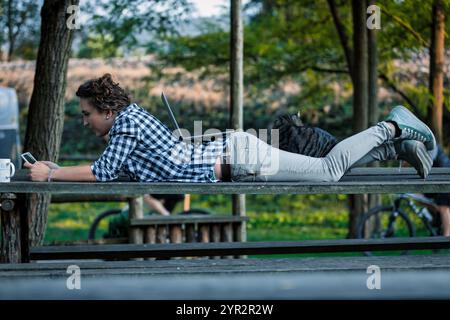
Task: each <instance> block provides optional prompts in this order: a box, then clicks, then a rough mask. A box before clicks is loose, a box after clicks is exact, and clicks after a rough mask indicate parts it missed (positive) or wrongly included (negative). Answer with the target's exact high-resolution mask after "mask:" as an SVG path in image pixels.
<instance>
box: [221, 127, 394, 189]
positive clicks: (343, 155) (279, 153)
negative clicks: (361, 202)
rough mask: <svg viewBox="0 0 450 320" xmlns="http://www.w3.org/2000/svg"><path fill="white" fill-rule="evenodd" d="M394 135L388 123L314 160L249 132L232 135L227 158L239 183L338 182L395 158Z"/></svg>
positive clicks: (349, 139) (342, 143) (344, 141)
mask: <svg viewBox="0 0 450 320" xmlns="http://www.w3.org/2000/svg"><path fill="white" fill-rule="evenodd" d="M392 138H393V137H392V132H391V130H390V129H389V127H388V125H387V123H386V122H380V123H378V124H377V125H375V126H373V127H370V128H368V129H367V130H364V131H362V132H360V133H357V134H355V135H353V136H351V137H349V138H347V139H345V140H343V141H341V142H340V143H338V144H337V145H336V146H335V147H334V148H333V149H332V150H331V151H330V152H329V153H328V154H327V156H325V157H323V158H313V157H308V156H304V155H301V154H297V153H291V152H287V151H283V150H280V149H278V148H275V147H272V146H270V145H269V144H267V143H266V142H264V141H262V140H260V139H258V138H257V137H256V136H254V135H252V134H249V133H246V132H235V133H232V134H231V135H230V140H229V141H228V144H227V156H228V159H229V160H228V161H229V163H230V165H231V180H232V181H236V182H250V181H259V182H266V181H267V182H269V181H310V182H334V181H338V180H339V179H341V177H342V176H343V175H344V174H345V173H346V172H347V171H348V170H349V169H350V168H352V167H356V166H362V165H364V164H367V163H370V162H372V161H377V160H378V161H380V160H388V159H395V157H396V154H395V149H394V146H393V143H392V141H391V140H392Z"/></svg>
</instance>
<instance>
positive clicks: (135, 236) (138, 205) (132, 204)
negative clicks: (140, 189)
mask: <svg viewBox="0 0 450 320" xmlns="http://www.w3.org/2000/svg"><path fill="white" fill-rule="evenodd" d="M143 206H144V205H143V198H142V197H138V198H132V199H130V201H129V214H128V218H129V219H130V221H131V219H142V218H143V217H144V207H143ZM129 234H130V239H129V242H130V243H135V244H141V243H143V241H144V233H143V231H142V229H141V228H132V227H130V232H129Z"/></svg>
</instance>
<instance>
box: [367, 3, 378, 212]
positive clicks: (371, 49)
mask: <svg viewBox="0 0 450 320" xmlns="http://www.w3.org/2000/svg"><path fill="white" fill-rule="evenodd" d="M373 4H375V1H374V0H369V1H368V5H373ZM367 44H368V48H367V49H368V69H369V73H368V76H369V77H368V81H369V83H368V86H369V87H368V97H369V100H368V112H369V115H368V120H369V123H368V126H369V127H370V126H373V125H375V124H376V123H377V122H378V117H379V109H378V73H377V67H378V54H377V41H376V29H369V28H367ZM370 166H371V167H378V166H379V164H378V163H377V162H374V163H372V164H370ZM380 204H381V197H380V195H379V194H369V195H368V203H367V207H368V209H370V208H373V207H376V206H378V205H380Z"/></svg>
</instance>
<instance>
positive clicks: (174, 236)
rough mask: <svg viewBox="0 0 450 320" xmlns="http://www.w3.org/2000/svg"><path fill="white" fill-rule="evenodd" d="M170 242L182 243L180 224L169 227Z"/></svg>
mask: <svg viewBox="0 0 450 320" xmlns="http://www.w3.org/2000/svg"><path fill="white" fill-rule="evenodd" d="M170 242H171V243H181V242H183V231H182V230H181V225H180V224H174V225H171V226H170Z"/></svg>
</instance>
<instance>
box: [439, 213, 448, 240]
mask: <svg viewBox="0 0 450 320" xmlns="http://www.w3.org/2000/svg"><path fill="white" fill-rule="evenodd" d="M438 210H439V214H440V215H441V223H442V235H443V236H444V237H450V207H449V206H438Z"/></svg>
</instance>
